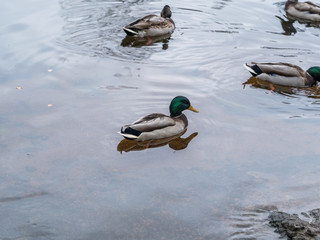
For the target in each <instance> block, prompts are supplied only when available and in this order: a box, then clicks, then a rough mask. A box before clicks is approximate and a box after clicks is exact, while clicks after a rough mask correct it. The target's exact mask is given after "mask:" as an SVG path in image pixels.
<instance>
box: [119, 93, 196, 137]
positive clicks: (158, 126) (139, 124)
mask: <svg viewBox="0 0 320 240" xmlns="http://www.w3.org/2000/svg"><path fill="white" fill-rule="evenodd" d="M186 109H188V110H191V111H193V112H198V110H196V109H195V108H194V107H192V106H191V104H190V101H189V99H188V98H186V97H184V96H177V97H175V98H174V99H172V101H171V103H170V106H169V110H170V116H167V115H164V114H162V113H152V114H149V115H147V116H145V117H142V118H140V119H138V120H137V121H135V122H133V123H132V124H128V125H125V126H123V127H122V128H121V131H120V132H119V133H120V134H121V135H122V136H123V137H124V138H126V139H129V140H136V141H149V140H156V139H161V138H168V137H172V136H175V135H178V134H180V133H181V132H183V131H184V130H186V128H187V127H188V119H187V117H186V116H185V115H184V114H183V113H182V111H184V110H186Z"/></svg>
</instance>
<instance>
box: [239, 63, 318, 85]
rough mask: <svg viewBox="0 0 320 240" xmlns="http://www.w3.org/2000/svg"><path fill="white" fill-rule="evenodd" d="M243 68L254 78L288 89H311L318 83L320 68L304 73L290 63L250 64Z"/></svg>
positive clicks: (310, 69) (312, 68)
mask: <svg viewBox="0 0 320 240" xmlns="http://www.w3.org/2000/svg"><path fill="white" fill-rule="evenodd" d="M252 64H253V65H248V64H244V67H245V68H246V69H248V70H249V72H250V73H251V74H252V75H253V76H254V77H256V78H259V79H261V80H264V81H267V82H270V83H274V84H278V85H283V86H290V87H311V86H313V85H315V84H316V83H317V81H320V67H311V68H309V69H308V70H307V71H304V70H303V69H302V68H300V67H299V66H296V65H293V64H290V63H255V62H253V63H252Z"/></svg>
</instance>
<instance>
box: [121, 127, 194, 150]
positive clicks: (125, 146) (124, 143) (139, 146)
mask: <svg viewBox="0 0 320 240" xmlns="http://www.w3.org/2000/svg"><path fill="white" fill-rule="evenodd" d="M186 131H187V130H184V131H183V132H182V133H180V134H178V135H176V136H172V137H169V138H163V139H156V140H152V141H132V140H128V139H123V140H121V141H120V143H119V144H118V146H117V150H118V151H119V152H120V153H122V152H130V151H142V150H146V149H149V148H158V147H163V146H166V145H168V146H169V147H170V148H171V149H173V150H176V151H179V150H183V149H185V148H187V147H188V145H189V143H190V142H191V141H192V139H194V138H195V137H196V136H197V135H198V133H197V132H194V133H192V134H191V135H190V136H188V137H187V138H182V137H181V136H182V135H183V134H184V133H185V132H186Z"/></svg>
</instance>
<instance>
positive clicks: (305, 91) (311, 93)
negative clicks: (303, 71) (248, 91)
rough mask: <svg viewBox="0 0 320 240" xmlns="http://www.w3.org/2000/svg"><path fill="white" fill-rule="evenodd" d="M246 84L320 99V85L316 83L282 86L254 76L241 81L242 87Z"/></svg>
mask: <svg viewBox="0 0 320 240" xmlns="http://www.w3.org/2000/svg"><path fill="white" fill-rule="evenodd" d="M247 85H249V86H251V87H253V88H261V89H265V90H269V91H271V92H276V93H278V94H281V95H285V96H288V97H295V96H297V95H298V96H307V97H309V98H315V99H320V87H319V86H318V85H314V86H312V87H308V88H296V87H290V86H282V85H277V84H271V83H270V82H267V81H264V80H261V79H259V78H256V77H254V76H252V77H250V78H249V79H248V80H247V81H246V82H244V83H243V88H245V87H246V86H247Z"/></svg>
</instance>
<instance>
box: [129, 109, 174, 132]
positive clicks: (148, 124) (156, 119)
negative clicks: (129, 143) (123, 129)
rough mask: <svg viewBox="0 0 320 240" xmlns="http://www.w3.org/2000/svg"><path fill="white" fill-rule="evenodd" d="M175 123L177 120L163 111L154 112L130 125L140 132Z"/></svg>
mask: <svg viewBox="0 0 320 240" xmlns="http://www.w3.org/2000/svg"><path fill="white" fill-rule="evenodd" d="M173 125H175V121H174V119H172V118H171V117H169V116H167V115H165V114H162V113H152V114H149V115H147V116H145V117H142V118H140V119H138V120H137V121H135V122H133V123H132V124H130V125H129V126H130V127H131V128H133V129H136V130H138V131H140V132H150V131H154V130H156V129H161V128H165V127H169V126H173Z"/></svg>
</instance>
